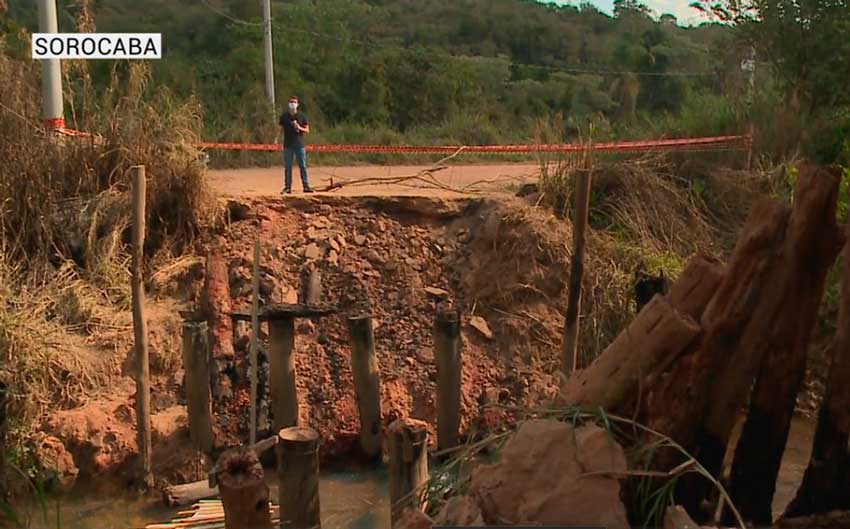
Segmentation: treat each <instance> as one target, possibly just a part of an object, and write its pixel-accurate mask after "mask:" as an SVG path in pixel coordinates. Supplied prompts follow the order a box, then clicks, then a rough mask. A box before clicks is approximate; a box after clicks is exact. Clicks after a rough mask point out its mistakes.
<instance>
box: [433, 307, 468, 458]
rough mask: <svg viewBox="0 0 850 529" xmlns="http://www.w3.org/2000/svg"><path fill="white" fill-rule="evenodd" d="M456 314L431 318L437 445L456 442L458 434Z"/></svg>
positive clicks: (458, 339)
mask: <svg viewBox="0 0 850 529" xmlns="http://www.w3.org/2000/svg"><path fill="white" fill-rule="evenodd" d="M461 348H462V344H461V337H460V314H458V313H457V311H441V312H438V313H437V317H436V318H435V319H434V360H435V362H436V364H437V448H438V450H445V449H447V448H453V447H455V446H457V445H458V437H459V435H460V381H461V371H462V369H463V366H462V362H461Z"/></svg>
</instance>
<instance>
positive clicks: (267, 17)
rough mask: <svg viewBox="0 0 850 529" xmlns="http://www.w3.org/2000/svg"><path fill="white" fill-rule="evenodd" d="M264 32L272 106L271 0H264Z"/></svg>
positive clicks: (268, 91) (267, 91) (267, 80)
mask: <svg viewBox="0 0 850 529" xmlns="http://www.w3.org/2000/svg"><path fill="white" fill-rule="evenodd" d="M263 26H264V27H263V33H264V39H263V40H264V44H265V47H266V97H267V98H269V103H271V104H272V108H273V109H274V108H275V104H274V60H273V59H272V6H271V0H263Z"/></svg>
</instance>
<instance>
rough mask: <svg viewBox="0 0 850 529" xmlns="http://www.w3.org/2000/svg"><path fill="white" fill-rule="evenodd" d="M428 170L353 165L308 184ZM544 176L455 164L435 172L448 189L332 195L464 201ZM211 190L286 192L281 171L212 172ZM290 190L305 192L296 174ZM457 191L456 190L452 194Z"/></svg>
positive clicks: (346, 190)
mask: <svg viewBox="0 0 850 529" xmlns="http://www.w3.org/2000/svg"><path fill="white" fill-rule="evenodd" d="M428 168H429V166H425V165H422V166H413V165H407V166H399V165H397V166H376V165H363V166H349V167H321V166H316V167H310V168H309V173H308V174H309V178H310V185H311V186H312V187H314V188H316V189H321V188H323V187H326V186H328V185H329V184H331V182H334V183H338V182H346V181H351V180H355V179H362V178H387V177H401V176H406V175H415V174H416V173H418V172H419V171H423V170H426V169H428ZM539 172H540V169H539V167H538V166H536V165H533V164H502V165H456V166H449V167H448V168H447V169H444V170H441V171H438V172H436V173H434V177H435V178H436V179H437V181H438V182H439V183H440V184H441V185H442V186H445V187H446V188H448V189H445V188H440V187H437V186H434V185H429V184H427V183H424V182H421V181H412V180H411V181H405V182H402V183H387V182H374V183H369V184H367V185H362V184H352V185H346V186H344V187H342V188H341V189H336V190H334V191H331V193H333V194H337V195H347V196H358V195H369V196H431V197H433V196H442V197H451V196H461V195H463V194H464V193H463V192H459V191H461V190H463V191H464V192H465V193H467V194H469V193H499V192H515V191H516V189H517V187H518V186H519V185H521V184H523V183H526V182H530V181H534V180H536V179H537V176H538V174H539ZM209 175H210V181H211V183H212V186H213V189H215V190H216V191H217V192H218V193H220V194H222V195H224V196H232V197H237V196H238V197H249V196H269V195H278V194H280V192H281V191H282V189H283V167H282V166H281V167H270V168H256V169H220V170H213V171H210V173H209ZM293 180H294V182H293V184H292V190H293V193H294V194H300V193H301V180H300V176H299V174H298V169H297V168H295V169H294V171H293ZM453 190H457V191H453Z"/></svg>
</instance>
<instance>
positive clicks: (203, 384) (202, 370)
mask: <svg viewBox="0 0 850 529" xmlns="http://www.w3.org/2000/svg"><path fill="white" fill-rule="evenodd" d="M207 333H208V328H207V322H205V321H185V322H183V368H184V370H185V371H186V405H187V408H188V412H189V436H190V438H191V439H192V444H193V445H194V447H195V448H196V449H197V450H199V451H200V452H202V453H204V454H207V455H209V454H210V453H212V448H213V429H212V409H211V403H210V349H209V342H208V340H207Z"/></svg>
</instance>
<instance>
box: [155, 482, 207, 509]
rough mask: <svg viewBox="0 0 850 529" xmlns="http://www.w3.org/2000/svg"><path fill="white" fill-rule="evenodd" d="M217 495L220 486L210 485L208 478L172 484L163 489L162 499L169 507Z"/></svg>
mask: <svg viewBox="0 0 850 529" xmlns="http://www.w3.org/2000/svg"><path fill="white" fill-rule="evenodd" d="M216 496H218V487H217V486H215V487H210V485H209V483H208V482H207V481H206V480H204V481H196V482H194V483H186V484H185V485H172V486H170V487H167V488H166V489H165V490H163V491H162V501H163V503H165V505H167V506H169V507H184V506H187V505H192V504H194V503H195V502H197V501H198V500H203V499H206V498H214V497H216Z"/></svg>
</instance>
